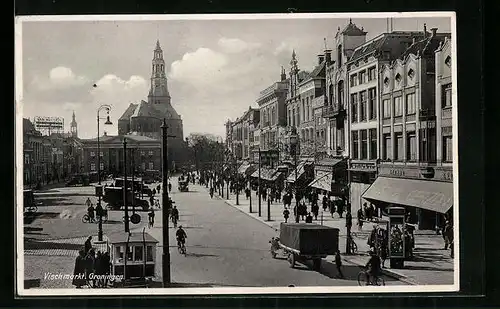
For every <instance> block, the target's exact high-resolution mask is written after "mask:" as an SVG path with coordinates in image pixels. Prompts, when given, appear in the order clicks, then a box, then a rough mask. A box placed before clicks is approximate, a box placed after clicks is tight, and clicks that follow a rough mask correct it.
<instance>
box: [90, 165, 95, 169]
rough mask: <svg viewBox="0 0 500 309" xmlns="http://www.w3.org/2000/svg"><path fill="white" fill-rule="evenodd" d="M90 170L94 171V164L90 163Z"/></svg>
mask: <svg viewBox="0 0 500 309" xmlns="http://www.w3.org/2000/svg"><path fill="white" fill-rule="evenodd" d="M90 170H91V171H95V163H90Z"/></svg>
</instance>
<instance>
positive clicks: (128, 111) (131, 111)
mask: <svg viewBox="0 0 500 309" xmlns="http://www.w3.org/2000/svg"><path fill="white" fill-rule="evenodd" d="M137 105H138V104H133V103H130V105H129V106H128V107H127V109H126V110H125V112H123V115H122V116H121V117H120V119H119V120H129V119H130V116H132V115H133V114H134V111H135V109H136V107H137Z"/></svg>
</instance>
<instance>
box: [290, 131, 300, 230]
mask: <svg viewBox="0 0 500 309" xmlns="http://www.w3.org/2000/svg"><path fill="white" fill-rule="evenodd" d="M298 144H299V140H298V137H297V130H296V129H295V128H293V131H292V135H291V136H290V146H291V150H292V154H293V156H294V161H295V183H294V184H295V222H296V223H299V199H298V198H297V196H298V193H299V188H298V184H297V178H298V177H297V176H298V168H297V146H298Z"/></svg>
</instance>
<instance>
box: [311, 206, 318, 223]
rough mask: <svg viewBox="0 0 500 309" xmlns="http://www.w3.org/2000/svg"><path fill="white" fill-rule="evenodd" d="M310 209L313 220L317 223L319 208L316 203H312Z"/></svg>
mask: <svg viewBox="0 0 500 309" xmlns="http://www.w3.org/2000/svg"><path fill="white" fill-rule="evenodd" d="M311 208H312V209H311V210H312V212H313V214H314V220H316V221H317V220H318V214H319V206H318V204H317V203H314V202H313V205H312V207H311Z"/></svg>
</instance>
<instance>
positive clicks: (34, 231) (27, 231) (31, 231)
mask: <svg viewBox="0 0 500 309" xmlns="http://www.w3.org/2000/svg"><path fill="white" fill-rule="evenodd" d="M42 231H43V228H41V227H30V226H25V227H24V235H49V234H47V233H43V232H42ZM25 239H26V238H25Z"/></svg>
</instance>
